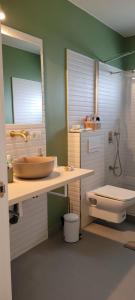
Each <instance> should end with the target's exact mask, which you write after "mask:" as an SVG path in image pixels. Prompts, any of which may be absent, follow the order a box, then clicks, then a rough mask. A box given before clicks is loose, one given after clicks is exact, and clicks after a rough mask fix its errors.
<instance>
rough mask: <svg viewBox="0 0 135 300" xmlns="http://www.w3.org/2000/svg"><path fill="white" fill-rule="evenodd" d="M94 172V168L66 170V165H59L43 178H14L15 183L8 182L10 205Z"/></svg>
mask: <svg viewBox="0 0 135 300" xmlns="http://www.w3.org/2000/svg"><path fill="white" fill-rule="evenodd" d="M92 174H94V171H93V170H88V169H79V168H75V169H74V170H73V171H66V170H65V168H64V167H57V168H55V170H54V172H53V173H52V174H51V175H50V176H49V177H46V178H43V179H36V180H24V179H22V180H20V179H14V182H13V183H9V184H8V201H9V206H10V205H13V204H16V203H19V202H20V201H25V200H27V199H29V198H31V197H33V196H36V195H40V194H43V193H47V192H50V191H52V190H54V189H56V188H59V187H62V186H64V185H66V184H68V183H70V182H72V181H76V180H78V179H81V178H84V177H86V176H90V175H92Z"/></svg>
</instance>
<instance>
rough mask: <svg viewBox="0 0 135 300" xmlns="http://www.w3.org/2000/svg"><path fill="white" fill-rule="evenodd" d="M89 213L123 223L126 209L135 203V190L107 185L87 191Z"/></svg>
mask: <svg viewBox="0 0 135 300" xmlns="http://www.w3.org/2000/svg"><path fill="white" fill-rule="evenodd" d="M86 197H87V201H88V203H89V215H90V216H92V217H95V218H99V219H102V220H106V221H109V222H113V223H122V222H123V221H124V220H125V218H126V209H127V208H128V207H130V206H132V205H135V191H131V190H128V189H123V188H119V187H115V186H111V185H105V186H103V187H100V188H98V189H96V190H93V191H90V192H87V193H86Z"/></svg>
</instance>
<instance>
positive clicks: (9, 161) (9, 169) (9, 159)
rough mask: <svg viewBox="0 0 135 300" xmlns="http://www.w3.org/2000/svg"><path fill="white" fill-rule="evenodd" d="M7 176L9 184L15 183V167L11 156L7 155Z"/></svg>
mask: <svg viewBox="0 0 135 300" xmlns="http://www.w3.org/2000/svg"><path fill="white" fill-rule="evenodd" d="M7 174H8V183H12V182H13V165H12V157H11V155H7Z"/></svg>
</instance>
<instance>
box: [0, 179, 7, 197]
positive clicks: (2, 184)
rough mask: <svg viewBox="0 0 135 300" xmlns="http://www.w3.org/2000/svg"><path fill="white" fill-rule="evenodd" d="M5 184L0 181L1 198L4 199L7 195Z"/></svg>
mask: <svg viewBox="0 0 135 300" xmlns="http://www.w3.org/2000/svg"><path fill="white" fill-rule="evenodd" d="M5 190H6V189H5V184H4V183H3V182H1V181H0V198H2V197H3V196H4V194H5Z"/></svg>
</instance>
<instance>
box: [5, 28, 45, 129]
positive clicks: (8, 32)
mask: <svg viewBox="0 0 135 300" xmlns="http://www.w3.org/2000/svg"><path fill="white" fill-rule="evenodd" d="M1 33H2V37H4V39H5V42H4V44H5V45H8V46H11V47H14V48H18V49H21V50H25V51H28V52H30V53H35V54H39V55H40V62H41V88H42V123H41V124H8V123H6V125H8V126H10V125H12V126H15V128H18V127H21V128H22V127H25V128H26V127H27V128H41V127H43V124H44V125H45V109H44V106H45V92H44V59H43V41H42V39H40V38H37V37H35V36H32V35H30V34H27V33H24V32H21V31H18V30H16V29H13V28H11V27H8V26H5V25H1ZM45 127H46V126H45Z"/></svg>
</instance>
